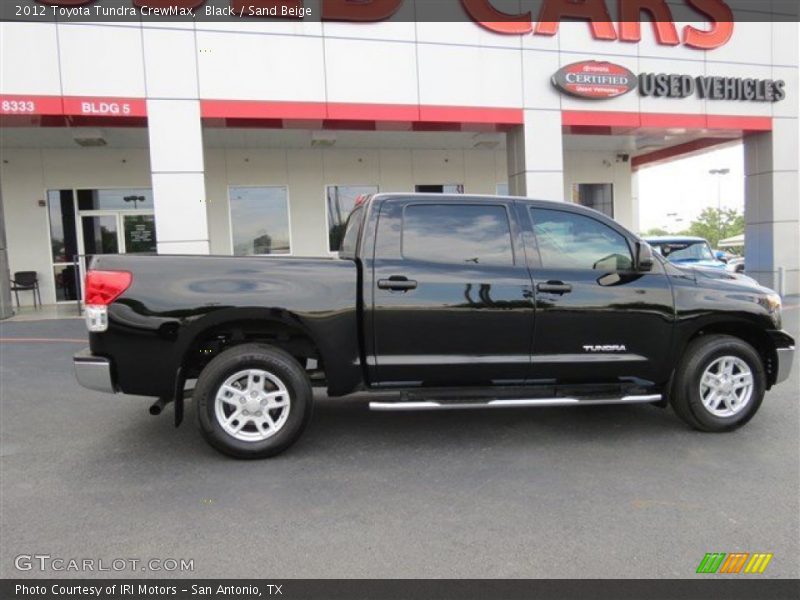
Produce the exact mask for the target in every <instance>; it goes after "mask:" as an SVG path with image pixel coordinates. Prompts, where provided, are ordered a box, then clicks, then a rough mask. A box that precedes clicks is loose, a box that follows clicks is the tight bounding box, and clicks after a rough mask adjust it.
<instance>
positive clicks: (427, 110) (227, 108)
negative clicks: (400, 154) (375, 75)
mask: <svg viewBox="0 0 800 600" xmlns="http://www.w3.org/2000/svg"><path fill="white" fill-rule="evenodd" d="M200 106H201V113H202V115H203V118H206V119H284V120H294V119H325V120H329V121H351V122H354V121H374V122H376V123H385V122H393V123H398V124H400V123H419V122H422V123H426V122H427V123H456V124H458V123H465V124H470V123H471V124H493V125H521V124H522V123H523V113H522V109H519V108H488V107H468V106H425V105H421V106H418V105H416V104H361V103H344V102H328V103H315V102H259V101H240V100H201V101H200Z"/></svg>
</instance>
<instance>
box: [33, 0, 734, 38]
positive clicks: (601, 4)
mask: <svg viewBox="0 0 800 600" xmlns="http://www.w3.org/2000/svg"><path fill="white" fill-rule="evenodd" d="M37 2H40V3H42V4H49V5H52V6H83V5H86V4H93V3H95V2H96V0H37ZM131 3H132V4H133V5H134V6H138V7H142V8H144V7H147V8H169V7H176V8H184V9H189V8H198V7H200V6H202V5H203V4H205V3H206V0H131ZM684 3H685V4H686V5H687V6H688V7H690V8H691V9H693V11H694V12H696V13H697V15H698V17H699V18H703V19H705V20H706V21H708V28H707V29H700V28H697V27H694V26H692V25H686V26H684V27H683V30H682V31H681V32H680V34H679V32H678V28H677V26H676V25H675V22H674V21H673V16H672V11H671V9H670V6H669V3H668V0H617V1H616V6H617V11H616V14H615V16H614V17H616V18H614V17H612V15H611V12H610V11H609V9H608V2H607V0H583V1H581V2H576V1H575V0H543V2H542V4H541V9H540V11H539V14H538V17H537V21H536V22H534V19H533V15H532V14H531V12H530V11H528V12H525V13H519V14H509V13H505V12H502V11H500V10H498V9H497V8H495V7H494V6H493V5H492V3H491V1H490V0H461V5H462V6H463V7H464V10H465V11H466V12H467V14H469V16H470V17H471V18H472V19H473V20H474V21H476V22H477V23H480V24H481V25H482V26H483V27H486V28H487V29H490V30H491V31H495V32H497V33H502V34H507V35H525V34H533V35H546V36H553V35H556V34H557V33H558V25H559V21H561V20H562V19H565V18H570V19H583V20H586V21H588V23H589V28H590V31H591V34H592V36H593V37H594V38H595V39H598V40H607V41H614V40H620V41H623V42H634V43H635V42H639V41H640V40H641V18H642V16H643V15H645V16H647V17H648V18H649V19H650V20H652V25H653V29H654V32H655V39H656V41H657V42H658V43H659V44H661V45H664V46H678V45H681V44H683V45H685V46H689V47H692V48H699V49H702V50H713V49H714V48H719V47H720V46H723V45H725V44H726V43H728V41H729V40H730V39H731V36H732V35H733V25H734V19H733V13H732V12H731V9H730V7H729V6H728V5H727V4H726V2H724V0H684ZM402 4H403V0H322V2H321V5H322V14H321V18H322V19H323V20H330V21H362V22H369V21H381V20H383V19H388V18H389V17H391V16H392V15H393V14H394V13H395V12H397V10H398V9H399V8H400V7H401V6H402ZM230 5H231V8H232V11H233V12H234V13H236V14H248V12H249V9H251V7H255V8H262V9H270V8H279V9H280V8H286V9H288V10H289V11H290V14H305V13H303V12H302V11H301V9H302V8H303V0H230Z"/></svg>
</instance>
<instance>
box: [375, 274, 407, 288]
mask: <svg viewBox="0 0 800 600" xmlns="http://www.w3.org/2000/svg"><path fill="white" fill-rule="evenodd" d="M378 288H380V289H382V290H392V291H395V292H407V291H408V290H415V289H417V282H416V281H413V280H411V279H409V278H408V277H403V276H402V275H392V276H391V277H389V279H379V280H378Z"/></svg>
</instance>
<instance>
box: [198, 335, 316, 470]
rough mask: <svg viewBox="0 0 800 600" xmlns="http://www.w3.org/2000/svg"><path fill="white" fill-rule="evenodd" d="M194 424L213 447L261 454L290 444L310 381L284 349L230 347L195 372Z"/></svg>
mask: <svg viewBox="0 0 800 600" xmlns="http://www.w3.org/2000/svg"><path fill="white" fill-rule="evenodd" d="M193 397H194V400H195V402H196V405H197V423H198V426H199V428H200V432H201V433H202V434H203V437H204V438H205V439H206V440H207V441H208V443H209V444H211V445H212V446H213V447H214V448H216V449H217V450H219V451H220V452H223V453H225V454H227V455H229V456H234V457H236V458H251V459H252V458H267V457H270V456H275V455H276V454H279V453H281V452H283V451H284V450H286V449H287V448H289V446H291V445H292V444H294V443H295V442H296V441H297V439H298V438H299V437H300V435H301V434H302V433H303V430H304V429H305V427H306V425H307V424H308V421H309V420H310V419H311V413H312V408H313V396H312V391H311V383H310V382H309V379H308V376H307V375H306V372H305V370H304V369H303V367H302V366H300V364H299V363H298V362H297V361H296V360H295V359H294V358H293V357H292V356H291V355H290V354H288V353H286V352H284V351H283V350H281V349H279V348H275V347H273V346H268V345H266V344H243V345H241V346H235V347H233V348H231V349H229V350H226V351H225V352H222V353H221V354H220V355H219V356H217V357H215V358H214V359H213V360H212V361H211V362H210V363H208V365H207V366H206V367H205V369H203V371H202V373H200V377H199V378H198V380H197V385H196V387H195V391H194V394H193Z"/></svg>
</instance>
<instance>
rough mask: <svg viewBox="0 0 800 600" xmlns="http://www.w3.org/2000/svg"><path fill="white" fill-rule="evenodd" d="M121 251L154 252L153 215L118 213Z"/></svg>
mask: <svg viewBox="0 0 800 600" xmlns="http://www.w3.org/2000/svg"><path fill="white" fill-rule="evenodd" d="M120 216H121V217H122V233H123V236H122V242H123V248H122V252H126V253H127V252H153V253H154V252H156V217H155V215H125V214H123V215H120Z"/></svg>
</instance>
